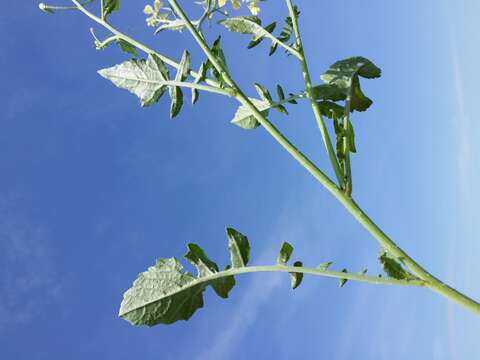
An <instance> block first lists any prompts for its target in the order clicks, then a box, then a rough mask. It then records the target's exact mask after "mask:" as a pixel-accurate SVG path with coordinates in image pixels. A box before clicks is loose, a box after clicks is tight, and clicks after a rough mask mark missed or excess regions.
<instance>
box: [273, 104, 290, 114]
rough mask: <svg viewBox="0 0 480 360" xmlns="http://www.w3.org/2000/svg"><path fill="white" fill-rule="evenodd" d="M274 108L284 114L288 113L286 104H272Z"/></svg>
mask: <svg viewBox="0 0 480 360" xmlns="http://www.w3.org/2000/svg"><path fill="white" fill-rule="evenodd" d="M272 109H275V110H277V111H278V112H281V113H282V114H285V115H288V111H287V109H286V108H285V106H283V105H281V104H278V105H272Z"/></svg>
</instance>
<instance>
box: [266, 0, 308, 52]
mask: <svg viewBox="0 0 480 360" xmlns="http://www.w3.org/2000/svg"><path fill="white" fill-rule="evenodd" d="M294 11H295V14H296V16H297V17H298V16H299V15H300V12H299V11H298V8H297V7H296V6H295V7H294ZM292 34H293V22H292V18H291V17H290V16H288V17H287V18H286V19H285V22H284V23H283V26H282V30H281V31H280V35H279V36H278V37H277V39H278V40H279V41H281V42H283V43H286V42H287V41H289V40H290V38H291V36H292ZM277 48H278V43H273V44H272V46H271V48H270V52H269V54H268V55H273V54H274V53H275V51H276V50H277Z"/></svg>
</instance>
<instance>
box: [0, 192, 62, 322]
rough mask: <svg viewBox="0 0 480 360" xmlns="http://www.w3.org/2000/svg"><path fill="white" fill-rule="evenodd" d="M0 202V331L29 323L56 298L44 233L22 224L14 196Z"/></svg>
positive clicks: (40, 229) (51, 264)
mask: <svg viewBox="0 0 480 360" xmlns="http://www.w3.org/2000/svg"><path fill="white" fill-rule="evenodd" d="M2 195H3V196H2V198H1V200H0V294H2V296H0V331H2V330H3V329H4V328H6V327H9V326H11V325H14V324H23V323H27V322H29V321H31V320H32V319H34V318H35V316H36V315H37V314H38V313H39V312H40V311H41V310H42V308H43V306H44V305H46V304H48V303H50V302H51V301H53V299H54V298H55V297H56V296H57V293H58V290H59V285H58V281H56V278H57V276H56V273H55V269H54V265H53V264H54V260H53V258H52V247H51V246H50V244H49V240H48V239H49V236H48V232H47V231H46V230H45V229H44V228H43V227H41V226H37V225H34V224H32V223H30V222H29V221H28V220H26V219H25V218H24V217H23V216H22V215H21V214H20V211H19V210H18V209H16V205H15V203H16V202H17V201H18V196H17V195H7V196H5V194H2Z"/></svg>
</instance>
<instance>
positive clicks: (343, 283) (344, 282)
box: [338, 269, 348, 287]
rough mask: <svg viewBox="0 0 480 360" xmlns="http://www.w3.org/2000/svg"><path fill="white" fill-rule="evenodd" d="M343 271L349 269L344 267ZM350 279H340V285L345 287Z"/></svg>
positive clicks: (345, 271)
mask: <svg viewBox="0 0 480 360" xmlns="http://www.w3.org/2000/svg"><path fill="white" fill-rule="evenodd" d="M342 272H343V273H348V271H347V269H342ZM347 281H348V279H340V281H339V284H338V286H340V287H344V286H345V284H346V283H347Z"/></svg>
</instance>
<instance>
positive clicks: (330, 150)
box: [287, 0, 344, 188]
mask: <svg viewBox="0 0 480 360" xmlns="http://www.w3.org/2000/svg"><path fill="white" fill-rule="evenodd" d="M287 6H288V12H289V13H290V18H291V19H292V25H293V32H294V33H295V39H296V46H297V49H298V51H299V52H300V57H299V59H300V64H301V66H302V73H303V79H304V81H305V90H306V93H307V96H308V99H309V100H310V103H311V105H312V110H313V114H314V115H315V120H316V121H317V126H318V128H319V129H320V133H321V135H322V139H323V143H324V144H325V148H326V150H327V153H328V157H329V159H330V163H331V164H332V167H333V171H334V172H335V176H336V177H337V181H338V184H339V185H340V187H341V188H343V187H344V177H343V174H342V171H341V170H340V166H339V164H338V159H337V156H336V155H335V151H334V149H333V146H332V141H331V140H330V136H329V135H328V130H327V127H326V126H325V122H324V121H323V117H322V113H321V112H320V107H319V105H318V103H317V101H316V99H315V95H314V93H313V89H312V88H313V85H312V79H311V77H310V72H309V70H308V64H307V60H306V58H305V53H304V51H303V44H302V37H301V35H300V29H299V27H298V18H297V14H296V12H295V9H294V7H293V5H292V1H291V0H287Z"/></svg>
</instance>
